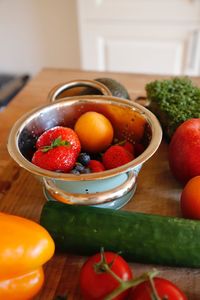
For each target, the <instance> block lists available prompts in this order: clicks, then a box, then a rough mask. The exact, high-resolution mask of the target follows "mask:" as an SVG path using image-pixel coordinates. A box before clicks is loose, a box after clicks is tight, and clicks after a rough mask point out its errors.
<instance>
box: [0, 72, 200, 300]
mask: <svg viewBox="0 0 200 300" xmlns="http://www.w3.org/2000/svg"><path fill="white" fill-rule="evenodd" d="M97 77H111V78H113V79H116V80H118V81H120V82H121V83H122V84H123V85H124V86H125V87H126V88H127V89H128V91H129V93H130V95H131V98H132V99H135V97H136V96H138V95H140V96H142V95H145V91H144V87H145V84H146V83H147V82H150V81H152V80H155V79H159V78H161V77H159V76H155V75H152V76H149V75H148V76H147V75H137V74H123V73H121V74H119V73H108V72H107V73H105V72H104V73H103V72H102V73H100V72H86V71H79V70H64V69H44V70H42V71H41V72H40V73H39V74H38V75H37V76H36V77H34V78H33V79H32V80H31V81H30V82H28V84H27V85H26V86H25V87H24V89H23V90H22V91H21V92H20V93H19V94H18V95H17V96H16V97H15V98H14V99H13V100H12V101H11V102H10V103H9V105H8V106H7V107H6V108H4V110H2V111H1V112H0V132H1V140H0V210H1V211H4V212H7V213H10V214H16V215H19V216H23V217H26V218H30V219H32V220H34V221H39V218H40V213H41V209H42V207H43V205H44V203H45V198H44V196H43V192H42V186H41V184H40V182H39V181H38V180H37V179H36V178H35V177H34V176H32V175H31V174H29V173H28V172H27V171H26V170H24V169H22V168H20V167H19V166H18V165H17V164H16V163H15V162H14V161H13V160H12V158H11V157H10V156H9V154H8V151H7V145H6V144H7V138H8V135H9V132H10V130H11V128H12V126H13V124H14V122H15V121H17V119H18V118H19V117H20V116H22V115H23V114H24V113H26V112H28V111H30V110H31V109H33V108H35V107H38V106H40V105H43V104H46V103H48V100H47V95H48V93H49V91H50V90H51V89H52V88H53V87H54V86H55V85H57V84H60V83H64V82H67V81H71V80H74V79H94V78H97ZM194 81H195V83H197V84H198V85H199V86H200V78H195V79H194ZM167 150H168V145H167V143H166V142H165V141H164V140H163V141H162V143H161V145H160V147H159V149H158V151H157V152H156V154H154V155H153V157H152V158H151V159H149V160H148V161H147V162H146V163H145V164H144V166H143V168H142V170H141V172H140V174H139V176H138V185H137V190H136V193H135V195H134V197H133V199H132V200H131V201H130V202H129V203H128V204H127V205H126V206H125V207H124V208H123V209H126V210H132V211H137V212H145V213H152V214H160V215H168V216H178V217H179V216H180V207H179V197H180V193H181V189H182V187H181V186H180V185H179V184H178V183H177V182H176V180H175V179H174V178H173V177H172V175H171V173H170V170H169V167H168V161H167ZM85 259H86V257H82V256H77V255H72V254H70V255H69V254H60V253H56V254H55V255H54V257H53V258H52V259H51V260H50V261H49V262H48V263H47V264H46V265H45V284H44V286H43V289H42V290H41V292H40V294H39V295H38V296H37V297H36V299H37V300H53V299H54V297H55V296H57V295H64V294H68V298H67V299H68V300H79V299H81V297H80V293H79V288H78V276H79V270H80V267H81V265H82V264H83V262H84V260H85ZM131 267H132V269H133V273H134V275H139V274H141V273H142V272H144V271H148V270H152V268H153V267H156V268H157V269H158V270H160V276H162V277H165V278H167V279H170V280H171V281H173V282H174V283H175V284H177V285H178V286H179V287H180V288H181V289H182V290H183V291H184V292H185V293H186V294H187V296H188V299H189V300H199V299H200V284H199V280H200V270H199V269H189V268H172V267H166V266H156V265H145V264H138V263H131Z"/></svg>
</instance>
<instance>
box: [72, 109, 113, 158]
mask: <svg viewBox="0 0 200 300" xmlns="http://www.w3.org/2000/svg"><path fill="white" fill-rule="evenodd" d="M74 130H75V132H76V133H77V135H78V137H79V139H80V142H81V148H82V149H83V150H84V151H87V152H91V153H97V152H101V151H104V150H106V148H107V147H108V146H109V145H110V144H111V143H112V140H113V134H114V132H113V127H112V124H111V122H110V121H109V120H108V118H106V117H105V116H104V115H103V114H100V113H97V112H94V111H89V112H86V113H84V114H83V115H81V116H80V118H79V119H78V120H77V122H76V124H75V127H74Z"/></svg>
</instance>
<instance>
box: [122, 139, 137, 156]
mask: <svg viewBox="0 0 200 300" xmlns="http://www.w3.org/2000/svg"><path fill="white" fill-rule="evenodd" d="M123 147H124V149H126V150H127V151H128V152H130V153H132V154H133V155H134V146H133V144H132V143H130V142H129V141H126V142H125V143H124V145H123Z"/></svg>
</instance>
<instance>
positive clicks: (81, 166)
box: [74, 162, 85, 173]
mask: <svg viewBox="0 0 200 300" xmlns="http://www.w3.org/2000/svg"><path fill="white" fill-rule="evenodd" d="M74 169H75V170H76V171H78V172H79V173H83V172H84V169H85V167H84V166H83V165H82V164H81V163H79V162H78V163H76V165H75V167H74Z"/></svg>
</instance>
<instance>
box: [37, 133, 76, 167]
mask: <svg viewBox="0 0 200 300" xmlns="http://www.w3.org/2000/svg"><path fill="white" fill-rule="evenodd" d="M76 158H77V155H76V151H75V150H74V149H73V148H72V146H71V145H70V144H69V143H67V142H66V141H62V140H61V138H57V139H56V140H55V141H54V142H53V143H52V144H51V146H46V147H43V148H40V149H38V150H37V151H36V152H35V153H34V155H33V157H32V163H33V164H35V165H37V166H38V167H40V168H43V169H46V170H50V171H60V172H69V171H71V169H72V168H73V167H74V165H75V163H76Z"/></svg>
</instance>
